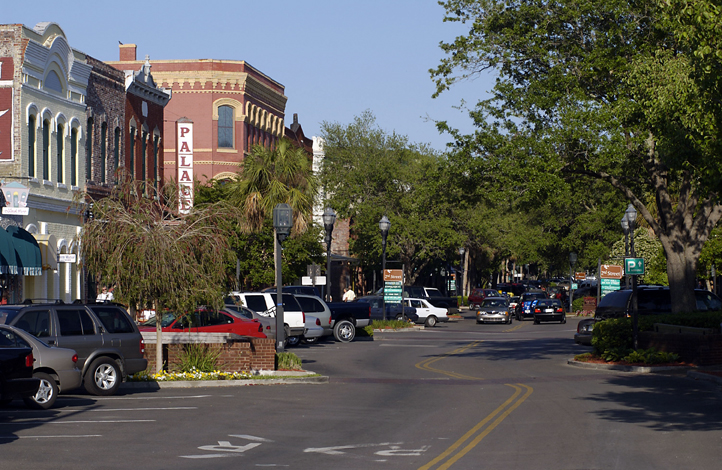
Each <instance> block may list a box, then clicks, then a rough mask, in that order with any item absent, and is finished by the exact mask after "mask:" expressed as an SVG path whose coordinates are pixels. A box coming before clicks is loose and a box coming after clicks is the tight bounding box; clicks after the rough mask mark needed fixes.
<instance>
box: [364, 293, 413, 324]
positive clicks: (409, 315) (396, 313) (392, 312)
mask: <svg viewBox="0 0 722 470" xmlns="http://www.w3.org/2000/svg"><path fill="white" fill-rule="evenodd" d="M356 302H360V303H362V304H369V305H370V314H371V320H383V318H384V315H383V311H384V310H382V307H381V306H382V305H384V309H385V310H386V319H387V320H405V321H412V322H414V323H416V321H417V320H418V319H419V316H418V315H417V314H416V309H415V308H414V307H406V306H404V305H403V304H400V303H390V302H384V298H383V296H381V295H365V296H363V297H359V298H358V299H356Z"/></svg>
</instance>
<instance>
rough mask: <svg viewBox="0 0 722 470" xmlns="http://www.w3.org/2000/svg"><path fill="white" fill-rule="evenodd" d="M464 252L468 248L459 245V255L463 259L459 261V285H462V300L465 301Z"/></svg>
mask: <svg viewBox="0 0 722 470" xmlns="http://www.w3.org/2000/svg"><path fill="white" fill-rule="evenodd" d="M464 253H466V248H464V247H463V246H462V247H459V256H460V257H461V260H460V261H459V287H461V301H462V302H463V301H464Z"/></svg>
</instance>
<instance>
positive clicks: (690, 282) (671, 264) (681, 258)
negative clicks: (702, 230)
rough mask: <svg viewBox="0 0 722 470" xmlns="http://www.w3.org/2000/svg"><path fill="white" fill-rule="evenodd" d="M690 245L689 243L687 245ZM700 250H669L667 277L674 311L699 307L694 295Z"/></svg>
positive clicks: (686, 310) (691, 309)
mask: <svg viewBox="0 0 722 470" xmlns="http://www.w3.org/2000/svg"><path fill="white" fill-rule="evenodd" d="M687 246H688V247H689V245H687ZM699 251H700V250H695V249H693V248H687V249H686V250H683V251H675V250H668V249H666V246H665V252H666V253H667V277H668V279H669V293H670V296H671V298H672V312H674V313H680V312H692V311H694V310H696V309H697V300H696V298H695V295H694V289H695V287H697V285H696V277H697V260H699Z"/></svg>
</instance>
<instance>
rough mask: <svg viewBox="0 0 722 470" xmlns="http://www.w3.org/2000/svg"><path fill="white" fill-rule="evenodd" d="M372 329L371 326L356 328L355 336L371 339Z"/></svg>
mask: <svg viewBox="0 0 722 470" xmlns="http://www.w3.org/2000/svg"><path fill="white" fill-rule="evenodd" d="M373 335H374V327H373V326H372V325H366V326H364V327H363V328H356V336H362V337H363V336H366V337H369V336H370V337H373Z"/></svg>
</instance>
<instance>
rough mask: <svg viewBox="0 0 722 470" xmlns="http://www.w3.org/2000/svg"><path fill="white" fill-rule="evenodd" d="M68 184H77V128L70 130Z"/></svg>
mask: <svg viewBox="0 0 722 470" xmlns="http://www.w3.org/2000/svg"><path fill="white" fill-rule="evenodd" d="M70 185H71V186H77V185H78V129H76V128H75V127H73V129H72V130H71V131H70Z"/></svg>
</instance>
